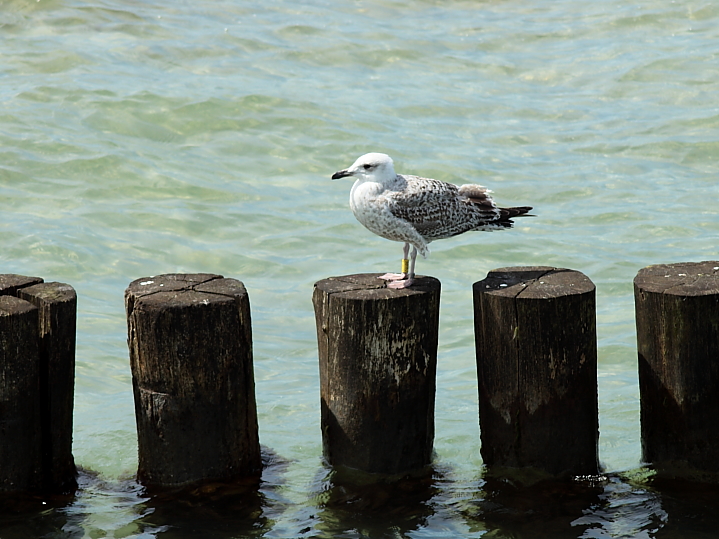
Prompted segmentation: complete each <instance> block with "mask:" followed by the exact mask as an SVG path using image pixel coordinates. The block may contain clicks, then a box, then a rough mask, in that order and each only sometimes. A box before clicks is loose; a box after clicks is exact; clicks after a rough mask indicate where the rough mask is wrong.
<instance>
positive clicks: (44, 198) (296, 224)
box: [0, 0, 719, 538]
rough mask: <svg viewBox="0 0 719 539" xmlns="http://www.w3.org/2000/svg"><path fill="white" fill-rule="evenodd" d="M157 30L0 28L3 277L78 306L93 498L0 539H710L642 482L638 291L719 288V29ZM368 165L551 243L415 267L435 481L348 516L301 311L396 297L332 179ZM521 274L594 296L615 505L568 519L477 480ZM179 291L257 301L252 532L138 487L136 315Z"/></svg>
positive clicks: (360, 10)
mask: <svg viewBox="0 0 719 539" xmlns="http://www.w3.org/2000/svg"><path fill="white" fill-rule="evenodd" d="M163 4H164V5H163ZM163 4H161V3H158V2H143V1H137V0H125V1H121V0H118V1H109V0H108V1H99V2H92V3H85V2H80V1H77V0H37V1H36V0H29V1H26V0H4V1H3V0H0V37H1V38H2V48H0V105H1V107H0V204H1V206H0V207H1V208H2V219H1V220H0V252H1V253H2V254H1V255H0V256H1V260H2V265H1V266H0V272H2V273H20V274H26V275H38V276H41V277H43V278H44V279H45V280H47V281H51V280H57V281H63V282H67V283H69V284H71V285H73V286H74V287H75V289H76V290H77V292H78V298H79V300H78V348H77V378H76V392H75V433H74V455H75V459H76V462H77V463H78V465H79V466H81V467H82V469H83V470H84V471H83V472H82V475H81V478H80V483H81V489H80V490H79V492H78V494H77V496H76V497H75V498H74V499H72V500H69V501H67V502H66V503H62V504H58V505H52V504H50V505H52V508H49V509H47V510H45V511H36V512H31V513H23V514H20V515H15V516H8V517H7V518H5V519H4V520H2V524H0V537H3V538H5V537H34V536H38V537H40V536H42V537H92V538H101V537H116V538H121V537H167V538H176V537H223V538H224V537H242V536H245V535H252V536H266V537H457V536H462V537H481V536H486V537H493V538H494V537H690V536H691V537H695V536H696V537H703V536H706V537H709V536H712V533H713V532H714V530H715V529H716V527H717V525H718V524H719V521H718V520H717V517H716V515H715V513H716V508H717V506H719V503H717V502H716V493H714V492H712V491H710V492H709V493H707V492H699V491H698V490H697V489H690V490H689V491H687V492H678V491H676V490H672V489H668V490H667V489H666V488H659V487H656V486H655V485H653V484H652V483H651V481H650V480H648V479H647V478H646V476H647V474H646V471H645V470H644V469H643V468H642V466H641V453H640V445H639V444H640V442H639V432H638V431H639V401H638V387H637V375H636V345H635V335H634V318H633V308H634V306H633V298H632V279H633V278H634V276H635V275H636V272H637V271H638V270H639V269H640V268H642V267H644V266H646V265H649V264H655V263H667V262H679V261H698V260H714V259H716V258H717V253H716V242H715V238H716V237H717V235H718V234H719V218H717V214H716V199H717V194H718V191H719V187H717V177H718V175H719V100H718V99H717V95H719V74H718V73H719V71H718V70H717V65H718V64H717V61H718V60H719V6H717V5H716V4H715V3H713V2H709V1H699V0H696V1H694V0H676V1H673V2H669V1H660V2H650V1H648V0H639V1H635V2H631V3H627V2H620V1H618V0H602V1H600V2H593V3H587V2H575V1H568V0H563V1H562V0H560V1H551V2H550V1H548V0H535V1H533V2H525V1H523V0H504V1H484V2H470V1H456V2H434V1H419V2H402V1H386V0H375V1H353V2H333V3H330V2H325V1H322V0H315V1H312V2H304V3H296V2H283V1H277V2H268V3H259V2H242V1H236V2H230V1H219V2H210V3H204V4H201V3H190V2H174V3H167V2H165V3H163ZM368 151H381V152H385V153H388V154H390V155H391V156H392V157H393V158H394V160H395V166H396V168H397V170H398V171H399V172H404V173H412V174H421V175H426V176H430V177H434V178H437V179H441V180H446V181H451V182H455V183H462V182H477V183H482V184H485V185H487V186H489V187H490V188H491V189H493V190H494V192H495V198H496V200H497V201H498V202H499V203H500V204H501V205H532V206H534V207H535V210H534V213H535V214H536V215H537V217H536V218H533V219H525V220H522V221H520V222H518V223H517V226H516V227H515V228H514V229H513V230H511V231H507V232H501V233H493V234H488V233H474V234H465V235H463V236H460V237H457V238H453V239H448V240H443V241H439V242H436V243H433V244H432V246H431V247H432V254H431V255H430V257H429V258H428V259H427V260H423V259H420V260H419V261H418V272H419V273H423V274H428V275H433V276H435V277H437V278H438V279H440V280H441V282H442V300H441V301H442V307H441V322H440V324H441V328H440V343H439V360H438V373H437V398H436V408H437V409H436V440H435V449H436V453H437V455H436V460H435V466H434V480H433V481H432V484H431V485H423V486H417V485H410V486H409V487H407V488H408V489H409V490H410V491H412V492H416V493H419V494H417V497H416V498H413V499H410V500H407V501H406V502H401V503H400V501H397V500H398V499H399V500H401V499H404V498H407V497H406V496H398V495H397V494H396V493H395V492H392V491H391V489H390V488H389V487H387V489H389V491H388V492H385V491H384V490H382V488H380V487H377V489H376V490H374V491H372V492H370V493H364V494H363V495H361V496H360V495H358V496H359V499H361V500H364V502H365V503H355V502H353V501H352V500H350V499H343V498H342V496H341V495H340V494H338V489H336V488H335V489H333V488H331V485H330V484H329V483H328V481H327V479H326V475H327V470H326V469H325V468H323V466H322V461H321V437H320V429H319V387H318V369H317V351H316V341H315V328H314V317H313V312H312V305H311V294H312V285H313V283H314V282H316V281H318V280H320V279H322V278H324V277H328V276H331V275H342V274H348V273H358V272H379V271H381V272H384V271H389V270H392V271H396V270H398V269H399V268H398V267H397V266H398V263H399V258H400V255H401V245H399V244H395V243H392V242H389V241H386V240H383V239H381V238H378V237H375V236H373V235H372V234H371V233H369V232H368V231H366V230H365V229H363V228H362V227H361V226H360V225H359V224H358V223H357V222H356V221H355V220H354V218H353V216H352V214H351V212H350V210H349V207H348V203H347V200H348V195H349V189H350V182H349V181H347V182H341V181H336V182H332V181H330V179H329V177H330V175H331V174H332V173H333V172H335V171H337V170H340V169H342V168H345V167H347V166H348V165H350V164H351V163H352V161H354V159H355V158H356V157H357V156H359V155H360V154H363V153H365V152H368ZM512 265H552V266H559V267H568V268H572V269H576V270H579V271H582V272H584V273H585V274H586V275H587V276H589V277H590V278H591V279H592V280H593V281H594V283H595V284H596V285H597V303H598V313H597V315H598V328H597V330H598V336H599V342H598V347H599V348H598V351H599V373H598V374H599V408H600V429H601V437H600V459H601V461H602V463H603V465H604V468H605V473H606V479H605V480H603V481H599V482H598V483H597V484H596V485H595V484H591V485H584V486H582V487H581V489H580V490H582V492H581V495H577V496H569V497H568V498H564V497H561V496H560V494H559V493H554V492H550V493H547V492H540V493H534V494H535V495H533V496H527V497H523V495H519V494H517V495H513V494H512V493H507V492H504V491H502V489H501V488H499V487H496V485H492V484H491V482H487V479H486V478H484V476H483V470H482V460H481V457H480V455H479V426H478V421H477V394H476V391H477V390H476V384H477V382H476V372H475V367H474V342H473V333H472V300H471V285H472V283H473V282H475V281H477V280H480V279H482V278H484V277H485V276H486V273H487V272H488V271H489V270H491V269H493V268H496V267H502V266H512ZM172 272H209V273H218V274H222V275H225V276H227V277H233V278H237V279H239V280H241V281H243V282H244V283H245V285H246V287H247V289H248V292H249V294H250V300H251V304H252V317H253V324H254V325H253V333H254V351H255V375H256V390H257V404H258V414H259V424H260V440H261V443H262V444H263V446H265V447H266V454H267V455H268V458H270V455H274V456H272V457H271V461H272V465H270V466H269V467H268V468H267V471H266V473H265V476H264V477H263V479H264V483H263V485H262V488H261V489H260V492H259V494H256V496H259V498H258V499H255V500H254V501H253V502H252V503H250V502H247V503H239V502H238V503H235V504H234V505H233V504H232V503H229V502H228V504H225V505H223V503H220V502H218V501H212V502H209V503H208V504H203V503H202V502H200V501H197V502H196V503H193V504H190V505H189V507H191V509H188V506H181V507H174V506H172V504H168V505H163V504H162V503H160V502H159V501H155V500H151V499H149V498H148V496H146V495H145V493H144V492H143V491H142V489H140V488H139V487H138V486H137V484H136V483H135V482H134V480H133V474H134V472H135V470H136V467H137V456H136V451H137V447H136V438H135V425H134V411H133V403H132V389H131V377H130V371H129V359H128V352H127V346H126V322H125V315H124V306H123V292H124V290H125V288H126V287H127V285H128V284H129V283H130V282H131V281H132V280H134V279H136V278H139V277H144V276H149V275H155V274H160V273H172ZM497 488H498V489H499V490H497ZM578 488H579V487H578ZM497 492H499V494H498V495H496V493H497ZM497 496H498V497H497ZM230 498H232V497H230ZM410 498H411V497H410ZM559 498H561V499H559ZM243 499H244V498H243ZM368 500H369V501H368ZM547 500H549V502H548V501H547ZM567 500H569V501H567ZM402 504H404V505H402ZM492 504H494V505H492ZM240 507H245V508H247V507H250V508H253V507H254V510H252V511H250V510H249V509H248V510H247V511H245V510H243V509H240Z"/></svg>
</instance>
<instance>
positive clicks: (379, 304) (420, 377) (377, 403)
mask: <svg viewBox="0 0 719 539" xmlns="http://www.w3.org/2000/svg"><path fill="white" fill-rule="evenodd" d="M377 277H378V275H377V274H361V275H348V276H344V277H332V278H329V279H324V280H322V281H319V282H317V283H316V284H315V290H314V294H313V297H312V301H313V303H314V308H315V317H316V324H317V340H318V345H319V363H320V397H321V423H322V443H323V451H324V456H325V458H326V459H327V461H328V463H329V464H331V465H333V466H346V467H349V468H354V469H358V470H362V471H364V472H370V473H382V474H397V473H402V472H406V471H412V470H419V469H422V468H423V467H425V466H427V465H429V464H430V462H431V458H432V446H433V442H434V396H435V377H436V369H437V336H438V326H439V297H440V282H439V281H438V280H437V279H434V278H433V277H418V278H416V280H415V284H414V285H413V286H412V287H411V288H408V289H404V290H391V289H388V288H386V286H385V284H384V281H382V280H381V279H378V278H377Z"/></svg>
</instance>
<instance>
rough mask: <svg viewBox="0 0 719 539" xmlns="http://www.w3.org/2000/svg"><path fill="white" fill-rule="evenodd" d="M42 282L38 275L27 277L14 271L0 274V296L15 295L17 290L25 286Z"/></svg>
mask: <svg viewBox="0 0 719 539" xmlns="http://www.w3.org/2000/svg"><path fill="white" fill-rule="evenodd" d="M41 282H43V280H42V278H40V277H27V276H26V275H17V274H16V273H2V274H0V296H17V291H18V290H19V289H21V288H25V287H26V286H32V285H34V284H39V283H41Z"/></svg>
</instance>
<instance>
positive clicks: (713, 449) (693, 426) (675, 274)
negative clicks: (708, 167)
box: [634, 261, 719, 482]
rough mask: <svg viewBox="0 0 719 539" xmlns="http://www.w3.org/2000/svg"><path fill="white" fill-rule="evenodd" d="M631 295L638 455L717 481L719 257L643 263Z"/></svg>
mask: <svg viewBox="0 0 719 539" xmlns="http://www.w3.org/2000/svg"><path fill="white" fill-rule="evenodd" d="M634 301H635V309H636V322H637V351H638V356H639V391H640V396H641V413H640V417H641V433H642V453H643V458H644V460H645V461H646V462H650V463H652V464H654V466H655V467H656V468H657V469H658V470H659V471H660V472H661V473H662V474H666V475H669V476H677V477H683V478H687V479H697V480H707V481H711V482H716V481H719V428H718V427H717V414H719V391H718V390H717V388H719V261H715V262H687V263H678V264H666V265H665V264H662V265H656V266H649V267H647V268H644V269H642V270H640V271H639V273H638V274H637V276H636V277H635V279H634Z"/></svg>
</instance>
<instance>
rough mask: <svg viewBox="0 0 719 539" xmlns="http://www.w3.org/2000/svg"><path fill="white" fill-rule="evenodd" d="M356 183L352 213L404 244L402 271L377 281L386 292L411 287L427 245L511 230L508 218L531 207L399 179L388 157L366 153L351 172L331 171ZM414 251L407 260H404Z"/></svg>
mask: <svg viewBox="0 0 719 539" xmlns="http://www.w3.org/2000/svg"><path fill="white" fill-rule="evenodd" d="M347 177H354V178H357V179H356V181H355V183H354V185H353V186H352V191H350V208H351V209H352V213H354V216H355V217H356V218H357V220H358V221H359V222H360V223H362V224H363V225H364V226H365V227H366V228H368V229H369V230H370V231H371V232H374V233H375V234H377V235H378V236H381V237H383V238H386V239H388V240H392V241H399V242H404V251H403V253H404V255H403V257H402V271H401V272H400V273H386V274H384V275H382V276H380V277H379V278H380V279H384V280H385V281H387V287H388V288H407V287H410V286H412V284H413V283H414V267H415V261H416V259H417V253H418V252H419V254H421V255H422V257H424V258H427V255H428V254H429V247H428V244H429V243H430V242H431V241H434V240H439V239H443V238H450V237H452V236H456V235H457V234H462V233H463V232H467V231H469V230H487V231H489V230H502V229H505V228H511V227H512V225H513V222H512V220H511V219H512V218H513V217H519V216H521V215H525V214H527V212H529V211H530V210H531V209H532V208H531V207H529V206H520V207H516V208H498V207H497V206H496V205H495V203H494V201H493V200H492V197H491V196H490V195H489V193H490V192H491V191H489V190H488V189H487V188H486V187H482V186H481V185H477V184H468V185H461V186H459V187H458V186H456V185H453V184H451V183H446V182H443V181H439V180H433V179H430V178H422V177H419V176H409V175H403V174H397V173H396V172H395V171H394V162H393V161H392V159H391V158H390V156H388V155H386V154H383V153H368V154H365V155H363V156H361V157H359V158H358V159H357V161H355V162H354V163H353V164H352V166H351V167H349V168H347V169H345V170H340V171H339V172H335V173H334V174H333V175H332V179H333V180H337V179H340V178H347ZM410 246H412V253H411V255H410V256H411V259H408V254H409V249H410Z"/></svg>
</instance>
